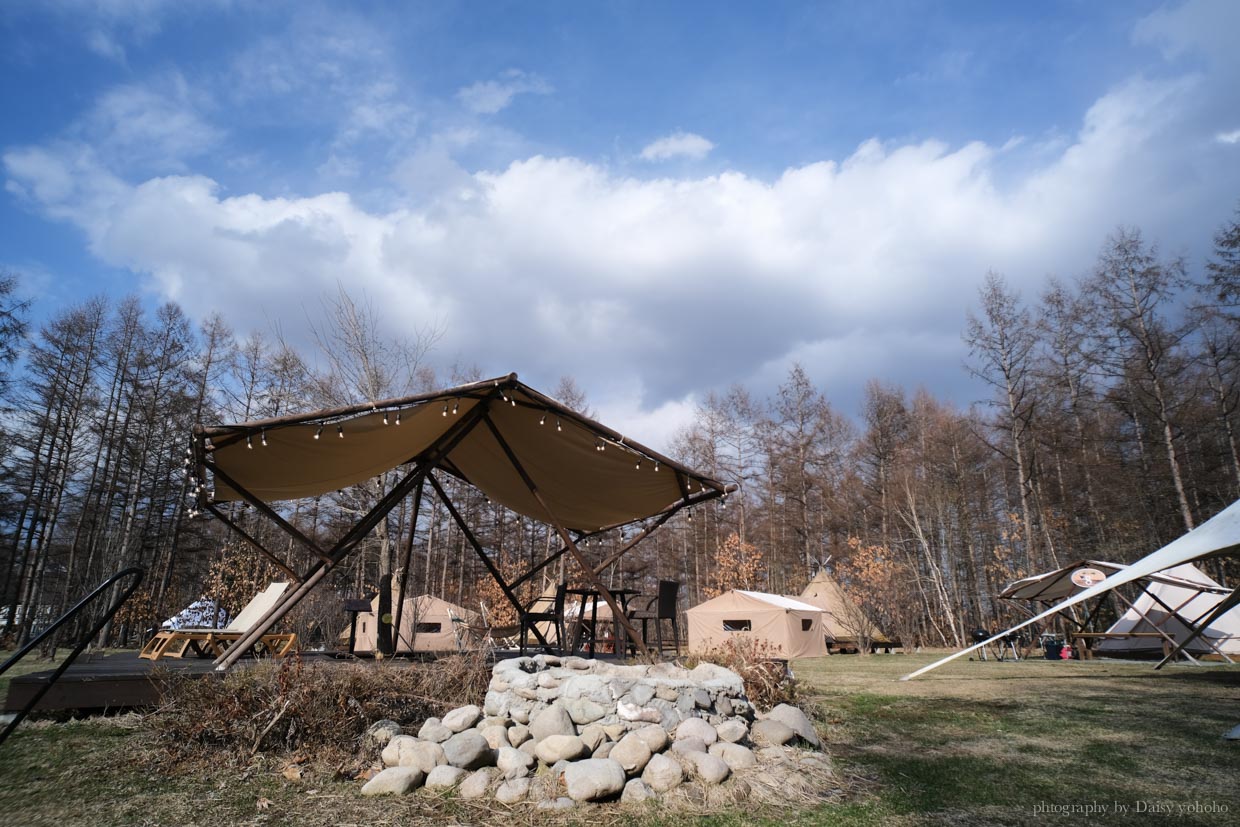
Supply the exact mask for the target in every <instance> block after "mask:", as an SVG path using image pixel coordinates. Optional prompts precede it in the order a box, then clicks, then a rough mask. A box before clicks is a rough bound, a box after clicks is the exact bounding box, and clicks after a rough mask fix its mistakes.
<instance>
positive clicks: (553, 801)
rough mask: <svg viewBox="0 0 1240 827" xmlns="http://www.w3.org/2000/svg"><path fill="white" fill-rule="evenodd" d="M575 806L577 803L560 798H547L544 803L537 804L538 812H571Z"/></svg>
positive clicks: (563, 797)
mask: <svg viewBox="0 0 1240 827" xmlns="http://www.w3.org/2000/svg"><path fill="white" fill-rule="evenodd" d="M576 806H577V802H576V801H573V800H572V799H571V798H567V797H565V796H560V797H559V798H548V799H546V800H545V801H540V802H538V809H540V810H571V809H573V808H574V807H576Z"/></svg>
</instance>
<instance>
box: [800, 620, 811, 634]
mask: <svg viewBox="0 0 1240 827" xmlns="http://www.w3.org/2000/svg"><path fill="white" fill-rule="evenodd" d="M813 625H814V621H812V620H802V621H801V631H802V632H808V631H809V630H810V628H811V627H812V626H813Z"/></svg>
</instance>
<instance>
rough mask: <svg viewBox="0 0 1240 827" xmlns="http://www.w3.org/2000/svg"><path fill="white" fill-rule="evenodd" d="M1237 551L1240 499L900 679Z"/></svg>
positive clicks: (1224, 605) (1214, 614) (1222, 608)
mask: <svg viewBox="0 0 1240 827" xmlns="http://www.w3.org/2000/svg"><path fill="white" fill-rule="evenodd" d="M1238 550H1240V500H1237V501H1236V502H1234V503H1232V504H1231V505H1229V506H1228V507H1227V508H1225V509H1223V510H1222V511H1221V512H1219V513H1218V514H1216V515H1215V516H1214V517H1213V518H1212V519H1210V520H1207V521H1206V522H1204V523H1202V524H1201V525H1199V526H1198V527H1197V528H1195V529H1193V530H1192V531H1190V532H1188V533H1187V534H1185V535H1183V536H1182V537H1180V538H1178V539H1176V540H1173V541H1172V542H1170V543H1168V544H1167V545H1165V546H1163V547H1162V548H1160V549H1159V550H1158V551H1156V552H1154V553H1153V554H1150V555H1149V556H1147V557H1145V558H1143V559H1141V560H1138V561H1137V562H1135V563H1133V564H1132V565H1131V566H1128V567H1127V568H1126V569H1123V570H1122V571H1117V572H1115V573H1114V574H1111V575H1109V576H1107V577H1106V578H1105V579H1104V580H1102V581H1101V582H1100V583H1097V584H1096V585H1093V586H1090V587H1089V588H1087V589H1085V590H1083V591H1081V592H1078V593H1077V594H1075V595H1073V596H1071V597H1069V598H1067V599H1066V600H1064V601H1063V602H1061V603H1058V604H1056V605H1054V606H1052V607H1051V608H1049V609H1047V610H1046V611H1044V612H1042V613H1041V614H1039V615H1035V616H1034V617H1031V618H1029V619H1028V620H1026V621H1024V622H1022V623H1018V624H1016V625H1015V626H1013V627H1012V628H1010V629H1007V630H1005V631H1003V632H1001V633H999V634H997V635H995V636H993V637H991V638H988V639H986V640H983V641H981V642H980V643H975V644H973V645H972V646H970V647H968V648H967V649H961V650H960V651H959V652H954V653H953V654H951V655H948V656H947V657H945V658H942V659H941V660H937V661H935V662H934V663H932V664H930V665H929V666H923V667H922V668H921V669H918V670H917V671H915V672H911V673H909V674H907V675H905V676H904V677H903V678H901V679H900V680H902V681H906V680H909V679H910V678H915V677H917V676H918V675H924V674H925V673H926V672H929V671H930V670H932V669H937V668H938V667H940V666H942V665H943V664H945V663H947V662H948V661H952V660H955V659H956V658H958V657H960V656H962V655H966V654H968V653H969V652H973V651H975V650H977V649H981V648H982V647H983V646H988V645H990V644H993V643H996V642H998V641H999V640H1001V639H1003V638H1004V637H1006V636H1007V635H1009V634H1011V633H1012V632H1015V631H1016V630H1017V629H1023V628H1025V627H1026V626H1031V625H1033V624H1034V623H1037V622H1039V621H1042V620H1045V619H1046V618H1048V617H1052V616H1053V615H1055V614H1056V613H1058V612H1061V611H1063V610H1064V609H1066V608H1068V607H1069V606H1074V605H1076V604H1078V603H1083V602H1085V601H1086V600H1089V599H1091V598H1093V597H1095V596H1097V595H1100V594H1102V593H1103V592H1105V591H1108V590H1109V589H1113V588H1115V587H1116V586H1120V585H1123V584H1124V583H1130V582H1132V581H1134V580H1138V579H1140V578H1142V577H1148V576H1149V575H1151V574H1154V573H1156V572H1160V571H1165V570H1166V569H1169V568H1172V567H1174V566H1179V565H1182V564H1184V563H1192V562H1194V561H1196V560H1203V559H1206V558H1209V557H1217V556H1221V555H1224V554H1235V553H1237V551H1238ZM1238 604H1240V589H1236V590H1234V591H1232V593H1231V594H1230V595H1229V596H1227V597H1226V598H1225V599H1223V600H1221V601H1220V602H1219V603H1218V605H1217V606H1215V608H1214V609H1213V610H1212V611H1211V612H1210V613H1209V614H1208V615H1206V616H1205V617H1202V618H1201V619H1200V620H1199V621H1198V623H1197V630H1196V631H1195V632H1193V633H1192V634H1191V635H1188V636H1186V638H1185V639H1184V640H1182V641H1180V642H1179V646H1178V647H1177V650H1176V651H1175V652H1172V653H1171V654H1170V655H1168V656H1167V657H1166V658H1164V659H1163V660H1162V662H1161V663H1159V664H1158V665H1159V666H1160V667H1161V666H1162V665H1163V664H1164V663H1166V662H1167V660H1169V659H1170V658H1172V657H1174V656H1175V655H1176V654H1178V652H1179V650H1181V649H1183V648H1184V647H1185V646H1186V645H1187V644H1189V643H1191V642H1192V641H1193V640H1194V639H1195V638H1196V636H1197V635H1198V634H1200V632H1201V630H1203V629H1205V628H1206V627H1208V626H1209V625H1210V624H1211V623H1213V622H1214V621H1215V620H1216V619H1217V618H1219V617H1221V616H1223V615H1224V614H1226V613H1227V612H1228V611H1230V610H1231V609H1232V607H1234V606H1236V605H1238Z"/></svg>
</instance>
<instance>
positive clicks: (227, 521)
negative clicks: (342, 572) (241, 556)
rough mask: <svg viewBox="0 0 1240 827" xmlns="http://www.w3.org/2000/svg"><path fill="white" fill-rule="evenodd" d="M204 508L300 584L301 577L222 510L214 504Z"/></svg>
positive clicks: (205, 505) (208, 504)
mask: <svg viewBox="0 0 1240 827" xmlns="http://www.w3.org/2000/svg"><path fill="white" fill-rule="evenodd" d="M204 507H205V508H206V509H207V510H208V511H210V512H211V513H212V514H214V515H215V518H216V519H217V520H219V521H220V522H221V523H223V524H224V525H226V526H228V527H229V528H230V529H232V530H233V531H235V532H236V533H237V534H240V535H241V538H242V539H243V540H245V541H246V542H247V543H249V544H250V545H252V546H254V548H256V549H258V551H259V552H260V553H261V554H262V555H263V556H264V557H266V558H267V559H268V560H270V561H271V563H272V565H274V566H276V567H277V568H279V569H280V570H281V571H283V572H284V573H285V574H287V575H288V576H289V577H291V578H292V579H293V580H295V581H297V582H298V583H301V582H302V578H301V575H299V574H298V573H297V572H295V571H293V568H292V566H290V565H289V564H288V563H285V562H284V561H283V560H281V559H280V558H279V557H277V556H276V555H275V554H274V553H272V552H271V551H268V550H267V548H266V546H264V545H263V544H262V543H260V542H259V541H258V540H256V539H254V538H253V537H251V536H250V534H249V532H247V531H246V530H245V529H243V528H242V527H241V526H239V525H237V524H236V523H235V522H233V520H232V519H231V518H230V517H229V516H228V515H227V514H225V513H224V512H223V511H222V510H220V509H219V508H218V507H217V506H216V505H215V503H205V504H204Z"/></svg>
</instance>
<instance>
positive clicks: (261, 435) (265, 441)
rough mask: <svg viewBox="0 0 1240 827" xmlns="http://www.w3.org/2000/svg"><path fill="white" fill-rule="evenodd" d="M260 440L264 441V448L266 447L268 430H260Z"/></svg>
mask: <svg viewBox="0 0 1240 827" xmlns="http://www.w3.org/2000/svg"><path fill="white" fill-rule="evenodd" d="M258 441H259V442H260V443H262V446H263V447H264V448H266V447H267V432H266V431H260V432H259V434H258Z"/></svg>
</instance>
